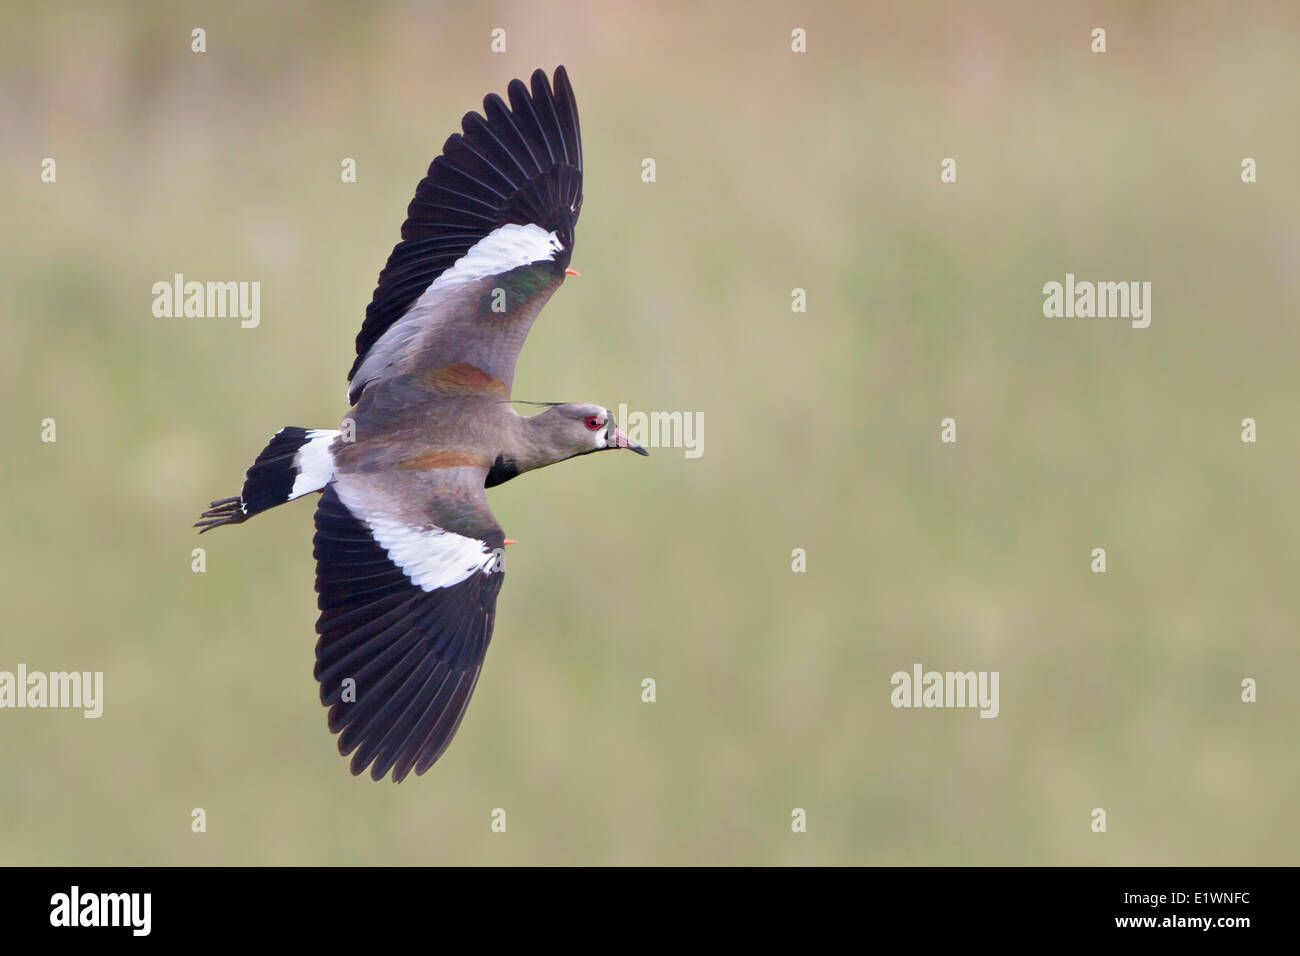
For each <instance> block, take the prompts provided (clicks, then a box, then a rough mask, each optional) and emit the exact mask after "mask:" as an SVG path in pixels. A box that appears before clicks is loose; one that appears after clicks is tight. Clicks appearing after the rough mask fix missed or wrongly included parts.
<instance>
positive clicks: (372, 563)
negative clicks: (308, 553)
mask: <svg viewBox="0 0 1300 956" xmlns="http://www.w3.org/2000/svg"><path fill="white" fill-rule="evenodd" d="M485 476H486V472H485V471H484V469H481V468H469V467H466V468H456V469H446V470H442V471H439V472H436V473H434V472H423V473H407V474H405V475H400V476H399V475H395V474H393V473H387V474H385V475H384V476H383V477H379V476H377V475H374V474H356V473H353V474H347V475H340V476H338V477H337V478H336V479H335V481H334V482H333V483H331V484H330V485H329V486H328V487H326V489H325V493H324V494H323V495H322V496H321V500H320V503H319V505H318V506H317V509H316V538H315V556H316V591H317V593H318V595H319V596H318V599H317V603H318V605H319V607H320V618H319V619H318V621H317V622H316V631H317V633H318V634H319V635H320V639H319V640H318V641H317V643H316V679H317V680H319V681H320V694H321V703H323V704H325V705H327V706H328V707H329V708H330V711H329V727H330V730H331V731H332V732H334V733H339V732H340V731H341V732H342V733H341V735H340V737H339V752H340V753H342V754H343V755H344V756H346V755H347V754H349V753H352V751H354V750H355V751H356V753H355V754H354V755H353V757H352V772H353V773H354V774H359V773H362V772H363V771H364V770H365V769H366V767H367V766H370V776H371V777H372V778H373V779H375V780H379V779H380V778H382V777H383V776H384V775H385V774H386V773H388V772H389V770H392V773H393V780H394V781H395V782H400V781H401V780H402V779H403V778H404V777H405V776H406V775H407V774H408V773H409V772H410V771H411V770H412V769H414V770H415V772H416V773H417V774H420V773H424V772H425V771H426V770H428V769H429V767H430V766H432V765H433V762H434V761H435V760H437V759H438V758H439V757H440V756H441V755H442V753H443V751H444V750H446V749H447V745H448V744H449V743H451V738H452V736H453V735H454V734H455V733H456V728H457V727H459V726H460V721H461V717H462V716H463V715H464V713H465V707H466V705H467V704H468V703H469V698H470V694H471V693H473V690H474V684H475V683H476V682H477V680H478V675H479V671H480V669H481V668H482V666H483V656H484V654H485V653H486V652H487V646H488V642H489V641H490V640H491V638H492V623H493V619H494V615H495V611H496V599H497V592H499V591H500V590H501V584H502V580H503V578H504V576H505V574H504V566H503V562H502V554H503V550H504V549H503V545H504V543H505V542H504V538H503V536H502V533H501V529H500V528H499V527H498V526H497V523H496V521H495V520H494V519H493V518H492V515H491V513H490V512H489V511H488V508H487V500H486V497H485V494H484V491H483V481H484V478H485ZM349 678H350V679H351V684H348V683H346V681H347V680H348V679H349Z"/></svg>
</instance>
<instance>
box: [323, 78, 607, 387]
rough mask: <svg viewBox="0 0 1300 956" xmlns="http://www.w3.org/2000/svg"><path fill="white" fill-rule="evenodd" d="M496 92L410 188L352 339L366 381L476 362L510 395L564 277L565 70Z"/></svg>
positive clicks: (576, 200) (572, 179) (567, 233)
mask: <svg viewBox="0 0 1300 956" xmlns="http://www.w3.org/2000/svg"><path fill="white" fill-rule="evenodd" d="M509 97H510V106H509V107H507V106H506V104H505V103H504V102H503V101H502V99H501V97H499V96H497V95H496V94H495V93H494V94H490V95H489V96H488V97H487V98H485V99H484V100H483V114H482V115H480V114H478V113H467V114H465V118H464V119H463V120H462V121H461V127H462V129H463V131H464V132H463V133H455V134H453V135H452V136H451V137H450V138H449V139H448V140H447V142H446V143H445V144H444V145H443V148H442V150H443V151H442V155H441V156H439V157H438V158H437V159H435V160H434V161H433V164H432V165H431V166H430V167H429V175H428V176H426V177H425V178H424V179H423V180H422V181H421V182H420V185H419V186H418V187H417V188H416V190H415V198H414V199H413V200H412V201H411V205H410V207H409V208H408V209H407V219H406V222H405V224H404V225H403V226H402V241H401V242H399V243H398V244H397V245H396V246H395V247H394V248H393V252H392V255H390V256H389V257H388V264H387V265H386V266H384V271H383V272H381V273H380V275H379V285H378V287H377V288H376V289H375V294H374V298H373V300H372V301H371V303H370V306H369V307H368V308H367V309H366V320H365V322H364V323H363V324H362V326H361V332H360V333H359V334H358V335H357V359H356V362H355V363H353V366H352V371H351V372H350V373H349V375H348V381H349V382H351V387H350V389H349V393H348V394H349V399H350V400H351V401H352V403H353V404H355V403H356V400H357V398H358V397H359V396H360V394H361V392H362V390H363V389H365V388H366V386H367V385H369V384H371V383H374V382H378V381H382V380H384V379H385V378H388V377H390V376H397V375H401V374H405V373H409V372H412V371H415V370H436V369H438V368H443V367H447V368H452V367H458V366H460V367H463V366H472V367H474V368H476V369H481V370H482V371H484V372H487V373H488V374H489V375H491V376H492V377H494V378H495V379H497V380H498V381H500V382H501V383H502V384H503V385H504V386H505V387H506V390H507V392H508V391H509V389H510V386H511V383H512V381H513V379H514V372H515V362H516V360H517V359H518V357H519V349H520V348H521V347H522V346H523V342H524V337H525V336H526V335H527V334H528V329H529V328H530V327H531V326H532V324H533V320H534V319H535V318H536V317H537V313H538V312H539V311H540V310H541V308H542V306H543V305H545V304H546V301H547V299H549V298H550V297H551V294H552V293H553V292H554V291H555V290H556V289H557V288H559V286H560V283H561V282H563V281H564V270H565V268H566V267H567V266H568V264H569V257H570V254H571V253H572V250H573V231H574V226H575V225H576V223H577V221H578V213H579V211H580V210H581V208H582V139H581V135H580V133H579V129H578V107H577V103H576V102H575V100H574V96H573V87H572V86H571V85H570V83H569V77H568V74H567V73H566V72H565V70H564V67H559V68H558V69H556V71H555V85H554V88H552V86H551V83H550V82H549V81H548V80H547V78H546V74H545V73H543V72H542V71H541V70H537V71H536V72H534V73H533V76H532V89H531V92H530V90H529V88H528V87H526V86H525V85H524V84H523V82H522V81H521V80H513V81H512V82H511V83H510V87H509Z"/></svg>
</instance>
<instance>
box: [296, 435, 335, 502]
mask: <svg viewBox="0 0 1300 956" xmlns="http://www.w3.org/2000/svg"><path fill="white" fill-rule="evenodd" d="M338 436H339V433H338V432H336V431H330V430H329V429H325V428H313V429H312V430H311V431H309V432H307V444H305V445H303V446H302V447H301V448H299V449H298V454H296V455H294V457H293V466H294V467H295V468H297V469H298V476H297V477H296V478H294V480H293V490H292V491H290V492H289V497H288V498H286V499H285V500H286V501H293V499H294V498H301V497H302V496H303V495H306V494H311V492H313V491H320V490H321V489H322V488H324V487H325V486H326V485H327V484H329V483H330V479H331V478H333V477H334V456H333V455H331V454H330V445H331V444H333V443H334V439H335V438H337V437H338Z"/></svg>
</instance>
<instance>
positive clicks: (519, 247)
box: [196, 66, 649, 782]
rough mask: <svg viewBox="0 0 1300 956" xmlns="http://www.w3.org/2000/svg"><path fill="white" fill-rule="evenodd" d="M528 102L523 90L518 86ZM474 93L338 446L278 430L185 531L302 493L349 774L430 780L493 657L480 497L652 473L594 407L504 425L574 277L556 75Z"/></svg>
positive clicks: (327, 683)
mask: <svg viewBox="0 0 1300 956" xmlns="http://www.w3.org/2000/svg"><path fill="white" fill-rule="evenodd" d="M530 87H531V88H530ZM508 95H509V100H510V103H509V105H508V106H507V105H506V103H505V101H503V100H502V99H501V97H499V96H497V95H495V94H490V95H489V96H487V98H486V99H484V101H483V113H482V114H479V113H467V114H466V115H465V117H464V119H463V120H462V121H461V127H462V132H461V133H456V134H453V135H452V136H451V137H450V138H449V139H448V140H447V141H446V143H445V144H444V145H443V148H442V155H441V156H439V157H438V158H437V159H435V160H434V161H433V164H432V165H431V166H430V167H429V174H428V175H427V176H426V177H425V178H424V179H423V180H422V181H421V182H420V184H419V186H417V187H416V190H415V198H414V200H412V202H411V205H410V206H409V207H408V209H407V218H406V222H405V224H404V225H403V226H402V238H401V241H400V242H399V243H398V244H397V245H396V246H395V247H394V248H393V252H392V254H391V255H390V256H389V257H388V264H387V265H386V266H384V270H383V271H382V272H381V273H380V274H379V285H378V287H377V288H376V289H375V292H374V297H373V299H372V300H371V302H370V305H369V307H368V308H367V309H366V318H365V321H364V322H363V323H362V325H361V332H360V333H359V334H358V335H357V358H356V361H355V362H354V363H353V365H352V370H351V372H350V373H349V375H348V381H349V383H350V385H349V389H348V402H349V404H350V405H351V408H350V410H349V411H348V413H347V414H346V415H345V416H344V418H343V420H342V422H341V423H340V426H339V428H338V429H337V430H327V429H306V428H297V427H287V428H282V429H280V431H278V432H276V434H275V435H274V436H272V438H271V440H270V443H269V444H268V445H267V446H266V448H265V449H263V450H262V453H261V454H260V455H258V457H257V460H256V461H255V462H254V463H253V465H252V467H251V468H249V469H248V471H247V473H246V474H245V477H244V486H243V489H242V491H241V492H240V494H239V495H238V496H236V497H233V498H223V499H221V500H218V501H214V502H212V504H211V507H210V508H209V509H208V510H207V511H205V512H204V513H203V515H202V516H201V518H200V520H199V521H198V522H197V523H196V527H199V528H200V529H201V531H200V533H203V532H204V531H211V530H212V529H213V528H217V527H221V526H222V525H228V524H238V523H240V522H242V521H247V520H248V519H249V518H251V517H252V516H253V515H255V514H258V513H260V512H262V511H265V510H267V509H268V508H273V507H275V506H276V505H279V504H283V503H284V502H286V501H292V500H293V499H295V498H301V497H302V496H304V495H307V494H312V493H316V492H319V493H320V499H319V502H318V503H317V505H316V537H315V539H314V554H315V558H316V592H317V606H318V607H319V609H320V617H319V618H318V620H317V622H316V632H317V634H318V635H319V639H318V640H317V642H316V669H315V673H316V679H317V680H318V681H319V682H320V695H321V702H322V703H323V704H324V705H325V706H327V707H328V708H329V718H328V719H329V728H330V731H331V732H333V733H336V734H338V735H339V738H338V745H339V752H340V753H342V754H343V755H344V756H347V755H348V754H351V755H352V761H351V769H352V772H353V773H354V774H360V773H362V772H364V771H365V770H366V769H367V768H369V770H370V776H371V777H372V778H373V779H375V780H379V779H382V778H383V777H384V776H385V775H386V774H389V773H391V774H392V779H393V780H394V781H395V782H400V781H401V780H402V779H404V778H405V777H406V775H407V774H408V773H410V772H411V771H412V770H414V771H415V772H416V773H417V774H422V773H424V772H425V771H426V770H428V769H429V767H431V766H432V765H433V763H434V761H436V760H437V759H438V758H439V757H440V756H442V754H443V752H444V751H445V750H446V749H447V745H448V744H449V743H450V742H451V739H452V737H453V736H454V735H455V733H456V729H457V727H458V726H459V725H460V722H461V718H462V717H463V716H464V714H465V708H466V705H467V704H468V703H469V698H470V694H471V693H473V691H474V685H475V683H476V682H477V680H478V676H479V672H480V670H481V669H482V667H483V657H484V654H485V653H486V652H487V647H488V642H489V640H490V639H491V637H492V624H493V618H494V615H495V611H496V601H497V593H498V592H499V591H500V590H501V584H502V581H503V579H504V570H505V565H504V561H503V555H504V547H505V545H506V544H510V543H513V542H509V541H507V539H506V538H505V535H504V534H503V533H502V530H501V528H500V526H499V525H498V524H497V522H496V519H495V518H493V517H492V512H491V511H490V510H489V509H488V503H487V495H486V489H488V488H491V487H493V486H494V485H499V484H501V483H502V482H506V481H509V480H510V479H511V478H514V477H515V476H517V475H521V474H523V473H524V472H526V471H532V470H533V469H535V468H541V467H543V466H545V465H550V464H554V463H555V462H558V461H564V460H565V459H567V458H573V457H576V456H578V455H586V454H589V453H591V452H596V451H605V450H608V449H614V448H627V449H630V450H631V451H635V452H637V453H639V454H642V455H646V454H649V453H648V452H647V451H646V450H645V449H644V448H642V447H641V446H640V445H638V444H637V443H635V442H633V441H631V440H630V439H629V438H628V437H627V436H626V435H625V434H624V433H623V432H622V431H621V430H620V429H619V427H618V425H617V423H616V422H615V421H614V416H613V415H611V414H610V412H609V409H607V408H604V407H603V406H600V405H592V404H576V403H565V404H559V403H548V404H546V405H545V407H544V409H543V410H542V411H541V412H540V413H538V414H535V415H532V416H527V417H526V416H521V415H519V414H518V413H517V412H515V410H514V409H513V408H512V407H511V399H510V390H511V384H512V382H513V380H514V375H515V362H516V360H517V358H518V356H519V350H520V348H521V347H522V345H523V344H524V338H525V336H527V335H528V330H529V328H530V327H531V326H532V324H533V320H534V319H536V318H537V313H538V312H539V311H541V308H542V306H544V305H545V304H546V302H547V300H548V299H550V297H551V295H552V294H553V293H554V292H555V290H556V289H558V288H559V287H560V284H561V283H563V282H564V278H565V275H566V274H574V273H573V271H572V270H571V269H569V268H568V266H569V259H570V256H571V255H572V252H573V232H574V226H575V224H576V223H577V221H578V213H579V211H580V210H581V209H582V141H581V137H580V135H579V130H578V108H577V105H576V103H575V101H574V95H573V87H572V85H571V84H570V83H569V77H568V74H567V73H566V72H565V70H564V67H562V66H561V67H559V68H558V69H557V70H556V71H555V79H554V85H552V84H551V82H550V81H549V80H548V79H547V76H546V74H545V73H544V72H543V71H541V70H537V71H536V72H534V73H533V75H532V79H531V84H530V85H529V86H526V85H525V84H524V83H523V82H522V81H521V80H514V81H512V82H511V83H510V86H509V88H508Z"/></svg>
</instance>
